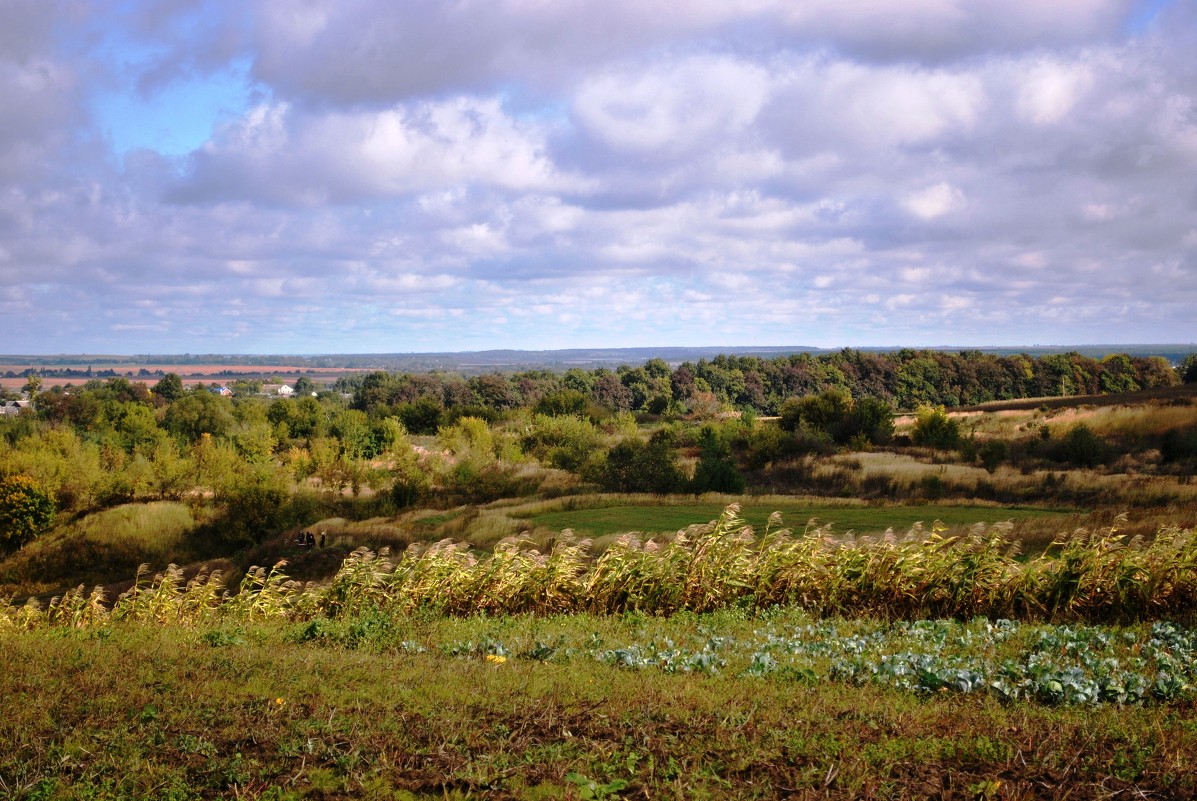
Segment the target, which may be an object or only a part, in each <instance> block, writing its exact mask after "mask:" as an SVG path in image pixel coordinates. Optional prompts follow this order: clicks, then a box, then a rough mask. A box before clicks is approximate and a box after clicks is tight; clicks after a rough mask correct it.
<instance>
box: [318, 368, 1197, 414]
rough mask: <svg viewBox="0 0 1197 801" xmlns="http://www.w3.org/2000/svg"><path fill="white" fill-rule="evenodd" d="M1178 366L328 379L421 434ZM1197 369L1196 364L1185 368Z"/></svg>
mask: <svg viewBox="0 0 1197 801" xmlns="http://www.w3.org/2000/svg"><path fill="white" fill-rule="evenodd" d="M1186 371H1187V372H1188V373H1197V371H1195V370H1194V369H1193V363H1192V360H1187V361H1186V362H1185V363H1182V365H1181V366H1180V368H1178V369H1174V368H1173V367H1172V366H1171V365H1170V364H1169V363H1168V362H1167V360H1165V359H1163V358H1161V357H1158V356H1151V357H1140V356H1128V355H1126V354H1111V355H1108V356H1106V357H1104V358H1102V359H1095V358H1092V357H1089V356H1085V355H1082V354H1080V353H1062V354H1052V355H1048V356H1040V357H1032V356H1028V355H1025V354H1022V355H1014V356H998V355H994V354H987V353H981V352H978V351H962V352H959V353H948V352H944V351H936V350H900V351H894V352H886V353H869V352H865V351H859V350H851V349H845V350H841V351H838V352H836V353H828V354H805V353H804V354H799V355H794V356H783V357H780V358H776V359H762V358H759V357H755V356H717V357H715V358H713V359H710V360H706V359H700V360H699V361H697V362H684V363H682V364H681V365H679V366H677V367H676V368H673V367H670V366H669V365H668V364H667V363H665V362H664V361H663V360H661V359H651V360H649V361H648V362H646V363H645V364H643V365H640V366H636V367H631V366H623V367H619V368H618V369H616V370H613V371H612V370H608V369H605V368H599V369H594V370H583V369H580V368H573V369H570V370H566V371H565V372H563V373H562V372H553V371H549V370H532V371H525V372H518V373H510V374H499V373H494V374H490V375H481V376H475V377H472V378H468V379H467V378H463V377H461V376H457V375H453V374H447V373H435V372H433V373H389V372H384V371H374V372H370V373H365V374H361V375H355V376H346V377H342V378H340V379H338V381H337V383H336V384H335V386H334V389H336V390H337V391H339V392H343V393H346V394H349V395H351V396H352V406H353V408H355V409H359V410H361V411H364V412H367V413H369V414H372V415H374V414H378V413H385V414H390V415H393V416H396V417H398V418H399V419H401V420H402V421H403V423H404V425H405V426H406V427H407V429H408V430H409V431H412V432H417V433H432V432H434V431H435V430H436V428H437V427H438V426H439V425H440V424H442V423H444V422H445V421H446V415H448V417H449V418H450V419H451V418H453V417H455V416H461V415H462V414H470V415H474V416H480V417H484V418H487V419H493V418H494V416H495V415H496V414H498V413H502V412H504V411H507V410H510V409H515V408H521V407H522V408H533V409H536V410H537V411H541V412H543V413H546V414H560V413H565V412H568V413H575V414H585V413H587V411H588V410H593V409H601V410H606V411H608V412H624V411H630V412H638V413H651V414H659V415H664V414H691V415H697V416H704V415H710V414H715V413H717V412H719V411H721V410H733V409H734V410H740V411H745V412H752V413H755V414H761V415H770V416H771V415H778V414H781V413H782V407H783V405H784V404H785V403H786V401H787V400H790V399H793V398H802V397H806V396H811V395H816V394H819V393H823V392H826V391H836V392H839V393H843V394H845V395H846V396H847V397H848V398H851V399H856V400H860V399H864V398H871V399H875V400H879V401H882V402H884V403H886V404H888V405H889V406H891V407H893V408H897V409H909V410H913V409H916V408H918V407H920V406H944V407H947V408H953V407H957V406H970V405H974V404H979V403H985V402H988V401H995V400H1013V399H1019V398H1039V397H1058V396H1069V395H1097V394H1104V393H1120V392H1133V391H1136V390H1140V389H1154V388H1158V387H1168V386H1173V385H1175V384H1178V383H1180V381H1181V379H1182V377H1183V376H1184V375H1185V374H1186ZM1192 378H1195V379H1197V374H1195V375H1194V376H1192Z"/></svg>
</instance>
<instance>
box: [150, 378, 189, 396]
mask: <svg viewBox="0 0 1197 801" xmlns="http://www.w3.org/2000/svg"><path fill="white" fill-rule="evenodd" d="M185 391H186V390H184V389H183V379H181V378H179V376H178V375H177V374H176V373H167V374H166V375H164V376H162V380H160V381H159V382H158V383H157V384H154V394H155V395H157V396H158V397H159V398H162V399H163V400H164V401H166V402H167V403H174V402H175V401H177V400H178V399H179V398H181V397H183V393H184V392H185Z"/></svg>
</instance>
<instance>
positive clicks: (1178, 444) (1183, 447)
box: [1160, 426, 1197, 462]
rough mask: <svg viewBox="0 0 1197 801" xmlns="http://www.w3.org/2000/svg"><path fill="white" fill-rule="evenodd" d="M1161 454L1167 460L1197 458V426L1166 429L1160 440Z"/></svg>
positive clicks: (1175, 460)
mask: <svg viewBox="0 0 1197 801" xmlns="http://www.w3.org/2000/svg"><path fill="white" fill-rule="evenodd" d="M1160 455H1161V456H1162V457H1163V459H1164V461H1165V462H1178V461H1181V460H1182V459H1197V426H1189V427H1188V428H1170V429H1168V430H1167V431H1165V432H1164V436H1163V438H1162V440H1161V441H1160Z"/></svg>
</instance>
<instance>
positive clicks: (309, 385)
mask: <svg viewBox="0 0 1197 801" xmlns="http://www.w3.org/2000/svg"><path fill="white" fill-rule="evenodd" d="M315 391H316V384H315V383H314V382H313V381H312V379H310V378H308V377H307V376H306V375H301V376H300V377H299V378H297V379H295V394H296V395H297V396H298V397H301V398H302V397H306V396H310V395H311V394H312V393H314V392H315Z"/></svg>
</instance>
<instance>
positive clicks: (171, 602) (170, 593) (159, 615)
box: [112, 564, 183, 623]
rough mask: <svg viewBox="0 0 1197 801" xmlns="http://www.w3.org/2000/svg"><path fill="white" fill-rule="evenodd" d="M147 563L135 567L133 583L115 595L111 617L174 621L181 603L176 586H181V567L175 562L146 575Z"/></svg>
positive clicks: (176, 620)
mask: <svg viewBox="0 0 1197 801" xmlns="http://www.w3.org/2000/svg"><path fill="white" fill-rule="evenodd" d="M149 573H150V566H149V565H147V564H143V565H141V566H140V567H138V568H137V577H136V579H135V580H134V582H133V586H132V587H130V588H129V589H128V590H126V591H125V592H124V593H122V594H121V595H120V597H119V598H117V601H116V604H114V605H113V608H112V619H113V620H132V621H139V622H142V623H167V622H171V623H178V622H181V621H180V616H179V611H180V609H181V607H182V604H181V602H180V599H179V590H180V588H181V587H182V586H183V571H182V570H181V569H180V568H179V566H178V565H174V564H171V565H167V567H166V570H164V571H163V572H161V573H159V574H157V575H156V576H154V577H153V578H152V579H148V580H146V581H145V583H144V584H143V579H144V577H146V576H148V575H149Z"/></svg>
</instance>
